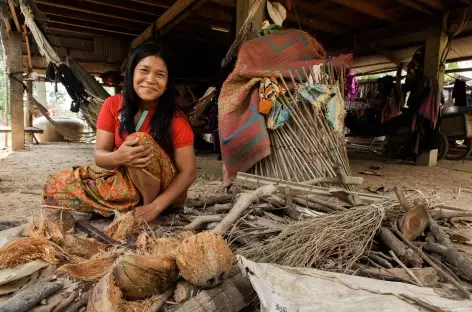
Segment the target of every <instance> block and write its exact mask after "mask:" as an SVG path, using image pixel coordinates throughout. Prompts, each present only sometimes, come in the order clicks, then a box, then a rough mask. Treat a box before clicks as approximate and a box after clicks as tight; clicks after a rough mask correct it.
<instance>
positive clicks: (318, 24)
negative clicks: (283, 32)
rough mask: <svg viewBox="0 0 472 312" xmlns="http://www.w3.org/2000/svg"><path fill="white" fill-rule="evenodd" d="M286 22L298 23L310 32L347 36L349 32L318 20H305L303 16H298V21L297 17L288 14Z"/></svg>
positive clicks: (338, 26) (341, 27) (344, 28)
mask: <svg viewBox="0 0 472 312" xmlns="http://www.w3.org/2000/svg"><path fill="white" fill-rule="evenodd" d="M287 21H290V22H293V23H296V22H300V25H302V26H304V27H308V28H309V29H310V30H320V31H323V32H327V33H330V34H336V35H347V34H349V32H350V31H349V29H348V28H347V27H343V26H341V25H339V24H335V23H331V22H326V21H320V20H318V19H311V18H306V17H303V16H298V19H297V17H296V16H295V15H294V14H290V13H289V14H287Z"/></svg>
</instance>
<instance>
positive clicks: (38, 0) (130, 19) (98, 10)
mask: <svg viewBox="0 0 472 312" xmlns="http://www.w3.org/2000/svg"><path fill="white" fill-rule="evenodd" d="M35 2H36V3H39V4H44V5H48V6H52V7H56V8H61V9H67V10H72V11H77V12H83V13H89V14H94V15H97V16H105V17H110V18H114V19H119V20H123V21H127V22H133V23H139V24H149V22H148V21H147V18H143V19H138V18H133V17H128V16H129V14H128V16H122V15H121V14H117V12H116V11H117V10H115V12H111V11H110V9H108V10H103V7H101V8H100V6H95V9H94V10H92V8H87V9H86V8H82V7H80V6H79V5H76V6H73V5H69V4H62V3H58V2H52V1H51V0H35ZM68 3H69V2H68ZM104 11H106V12H107V13H106V12H104ZM98 21H99V20H98Z"/></svg>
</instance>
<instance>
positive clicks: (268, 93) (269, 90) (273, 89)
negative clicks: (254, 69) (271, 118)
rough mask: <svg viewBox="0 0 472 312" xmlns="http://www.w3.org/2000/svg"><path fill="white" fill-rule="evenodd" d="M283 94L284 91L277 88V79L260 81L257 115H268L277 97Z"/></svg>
mask: <svg viewBox="0 0 472 312" xmlns="http://www.w3.org/2000/svg"><path fill="white" fill-rule="evenodd" d="M284 93H285V89H284V88H282V87H280V86H279V83H278V82H277V79H275V78H274V77H271V78H267V77H265V78H264V79H262V81H261V84H260V86H259V113H261V114H264V115H267V114H269V112H270V110H271V109H272V106H273V105H274V103H275V101H276V100H277V97H279V96H281V95H283V94H284Z"/></svg>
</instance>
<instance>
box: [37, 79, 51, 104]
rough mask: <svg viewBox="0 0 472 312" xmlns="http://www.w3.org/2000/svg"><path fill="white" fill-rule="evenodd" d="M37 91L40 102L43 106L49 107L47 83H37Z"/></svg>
mask: <svg viewBox="0 0 472 312" xmlns="http://www.w3.org/2000/svg"><path fill="white" fill-rule="evenodd" d="M36 91H37V93H38V98H37V100H38V102H39V103H41V104H42V105H43V106H45V107H48V103H47V97H46V82H44V81H38V82H36Z"/></svg>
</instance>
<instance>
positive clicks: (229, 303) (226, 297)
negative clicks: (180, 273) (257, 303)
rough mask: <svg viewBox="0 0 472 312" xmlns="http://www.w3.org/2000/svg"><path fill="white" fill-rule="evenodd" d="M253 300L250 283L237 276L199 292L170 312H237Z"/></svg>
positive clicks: (253, 292)
mask: <svg viewBox="0 0 472 312" xmlns="http://www.w3.org/2000/svg"><path fill="white" fill-rule="evenodd" d="M254 299H255V291H254V289H253V288H252V285H251V282H250V281H249V279H247V278H245V277H244V276H242V275H241V274H238V275H236V276H234V277H232V278H230V279H228V280H226V281H224V282H223V283H222V284H221V285H220V286H218V287H216V288H213V289H209V290H204V291H201V292H199V293H198V294H197V295H196V296H195V297H193V298H191V299H190V300H188V301H187V302H185V303H183V304H182V305H180V306H179V307H177V308H175V309H174V310H172V312H238V311H241V310H242V309H243V308H244V307H246V306H247V305H248V304H249V303H251V302H252V300H254Z"/></svg>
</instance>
